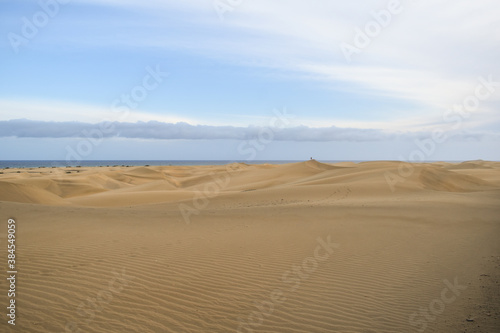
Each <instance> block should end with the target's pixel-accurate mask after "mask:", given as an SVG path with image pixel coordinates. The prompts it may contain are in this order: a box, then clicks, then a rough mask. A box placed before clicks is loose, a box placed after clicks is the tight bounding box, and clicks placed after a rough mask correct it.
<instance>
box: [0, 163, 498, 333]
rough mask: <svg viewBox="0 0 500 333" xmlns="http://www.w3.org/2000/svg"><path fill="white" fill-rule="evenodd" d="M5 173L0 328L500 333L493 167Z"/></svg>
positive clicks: (0, 198) (1, 178)
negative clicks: (10, 228)
mask: <svg viewBox="0 0 500 333" xmlns="http://www.w3.org/2000/svg"><path fill="white" fill-rule="evenodd" d="M408 168H411V170H412V172H411V174H410V172H408ZM0 172H2V173H1V174H0V228H1V229H0V246H1V250H0V253H1V258H4V259H2V260H4V264H3V266H2V267H4V269H3V270H2V278H1V279H0V281H1V282H0V290H1V293H0V303H1V305H2V306H1V308H2V309H4V310H1V312H2V318H3V319H2V320H1V322H0V331H1V332H309V333H312V332H363V333H369V332H465V331H466V332H498V331H500V324H499V321H500V313H499V312H500V284H499V281H500V242H499V236H500V163H498V162H486V161H469V162H464V163H459V164H453V163H445V162H441V163H422V164H413V165H409V164H405V163H403V164H402V163H400V162H391V161H387V162H384V161H380V162H364V163H357V164H356V163H339V164H325V163H320V162H317V161H314V160H312V161H307V162H301V163H294V164H284V165H249V164H243V163H240V164H232V165H228V166H151V167H147V166H145V167H93V168H90V167H88V168H87V167H81V168H37V169H7V170H0ZM401 172H402V173H401ZM394 176H396V178H394ZM387 177H389V180H390V182H392V188H391V186H390V185H389V184H388V181H387ZM391 177H392V178H391ZM394 179H396V180H394ZM9 218H14V219H15V221H16V226H17V229H16V232H17V233H16V236H17V238H16V250H17V251H16V256H17V257H16V265H17V267H16V268H17V270H18V274H17V281H16V282H17V284H16V298H15V299H16V326H15V327H13V326H12V325H9V324H8V323H7V320H8V318H7V316H6V313H7V310H6V306H7V302H8V298H7V291H8V289H9V285H8V284H7V280H6V277H8V275H7V273H6V269H5V267H6V264H7V251H6V239H7V238H6V235H7V220H8V219H9Z"/></svg>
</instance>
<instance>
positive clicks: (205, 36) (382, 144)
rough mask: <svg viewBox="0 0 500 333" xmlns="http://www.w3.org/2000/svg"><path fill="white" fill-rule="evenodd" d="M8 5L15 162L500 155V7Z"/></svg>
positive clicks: (7, 145)
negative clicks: (282, 117) (74, 158)
mask: <svg viewBox="0 0 500 333" xmlns="http://www.w3.org/2000/svg"><path fill="white" fill-rule="evenodd" d="M0 7H1V11H0V20H1V21H2V26H1V28H0V29H1V30H0V34H1V35H2V38H1V39H0V52H1V54H2V61H1V63H0V129H2V132H1V133H0V145H1V147H0V159H49V160H50V159H58V160H62V159H65V158H68V156H69V155H71V154H70V152H72V151H73V152H75V151H76V152H78V151H80V153H79V154H78V156H79V157H78V158H80V159H233V160H245V159H247V160H251V159H306V158H309V157H310V156H311V155H314V157H316V158H318V159H328V160H338V159H355V160H366V159H406V160H412V159H414V157H415V156H424V157H425V159H427V160H438V159H444V160H467V159H478V158H482V159H494V160H500V153H499V151H500V149H498V146H499V142H500V113H499V107H500V66H499V65H498V59H500V47H499V45H500V23H499V21H498V17H500V8H499V7H498V6H497V4H496V2H494V1H489V0H479V1H474V2H471V1H448V0H437V1H432V2H430V1H423V0H422V1H397V0H390V1H374V0H372V1H351V2H348V3H344V2H340V1H326V0H313V1H298V0H289V1H285V0H276V1H272V2H270V1H264V0H252V1H249V0H241V1H234V0H233V1H228V0H203V1H201V0H185V1H159V0H158V1H157V0H152V1H145V2H137V1H131V0H125V1H115V0H91V1H78V0H73V1H67V0H66V1H62V0H61V1H59V2H58V1H56V0H42V1H0ZM353 50H355V51H353ZM155 72H156V73H161V74H160V76H159V80H155V78H154V74H151V73H155ZM167 73H168V74H167ZM156 76H157V77H158V74H156ZM144 82H146V85H147V86H148V89H146V88H145V83H144ZM127 95H128V101H129V103H128V104H127V103H126V102H124V99H123V98H124V97H123V96H127ZM134 96H135V97H134ZM277 110H278V111H277ZM284 110H286V111H284ZM276 112H281V113H282V114H283V113H284V114H286V115H287V116H286V117H287V120H286V121H285V122H280V123H279V124H278V125H279V126H276V121H275V120H276V119H275V118H276ZM19 119H23V121H17V120H19ZM107 122H111V124H113V125H112V126H111V127H112V130H110V131H108V132H106V133H104V131H102V124H103V123H107ZM122 123H123V124H122ZM170 125H171V126H170ZM82 131H86V132H82ZM96 131H100V133H98V132H96ZM436 131H438V132H440V133H441V132H444V133H445V135H446V139H445V140H436V139H435V138H434V137H433V133H434V132H436ZM85 133H93V135H94V137H93V138H92V137H91V136H90V137H89V135H86V134H85ZM266 133H267V136H266ZM252 140H253V142H252ZM424 143H427V146H426V145H425V144H424ZM242 147H246V148H242ZM252 147H253V148H252ZM425 147H431V148H432V149H427V150H426V149H425ZM251 149H254V151H253V153H249V151H251ZM415 151H421V154H417V153H415ZM243 152H244V153H243ZM422 154H423V155H422ZM73 156H74V155H73Z"/></svg>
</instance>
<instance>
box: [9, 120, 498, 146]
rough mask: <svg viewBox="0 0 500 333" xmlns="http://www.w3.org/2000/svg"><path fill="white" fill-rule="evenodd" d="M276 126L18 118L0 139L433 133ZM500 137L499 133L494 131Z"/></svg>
mask: <svg viewBox="0 0 500 333" xmlns="http://www.w3.org/2000/svg"><path fill="white" fill-rule="evenodd" d="M276 123H277V125H276V126H275V127H262V126H249V127H236V126H208V125H190V124H187V123H182V122H181V123H164V122H159V121H149V122H136V123H126V122H100V123H97V124H90V123H82V122H52V121H35V120H27V119H16V120H8V121H0V137H17V138H93V139H95V140H100V139H102V138H116V137H119V138H128V139H156V140H222V139H226V140H257V141H258V142H268V141H295V142H329V141H350V142H367V141H383V140H394V139H411V138H428V137H430V135H431V133H429V132H416V133H415V132H414V133H409V132H387V131H382V130H378V129H359V128H339V127H335V126H331V127H322V128H317V127H307V126H297V127H283V126H281V125H278V124H280V122H279V121H277V122H276ZM454 135H455V138H457V137H458V138H460V139H481V138H482V137H484V136H485V133H480V132H474V131H462V132H460V133H458V135H457V133H454ZM492 135H493V136H494V137H495V138H497V139H498V138H500V135H498V133H497V132H492Z"/></svg>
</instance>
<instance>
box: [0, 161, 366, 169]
mask: <svg viewBox="0 0 500 333" xmlns="http://www.w3.org/2000/svg"><path fill="white" fill-rule="evenodd" d="M235 162H241V163H248V164H265V163H269V164H285V163H294V162H302V161H292V160H290V161H288V160H279V161H271V160H256V161H246V160H242V161H229V160H227V161H219V160H210V161H208V160H205V161H195V160H187V161H178V160H176V161H169V160H109V161H105V160H96V161H80V162H78V163H71V162H67V161H65V160H61V161H0V169H5V168H39V167H47V168H50V167H66V166H71V167H76V166H82V167H91V166H122V165H123V166H126V165H128V166H144V165H225V164H230V163H235ZM320 162H325V163H336V162H343V161H320ZM352 162H362V161H352Z"/></svg>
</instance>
